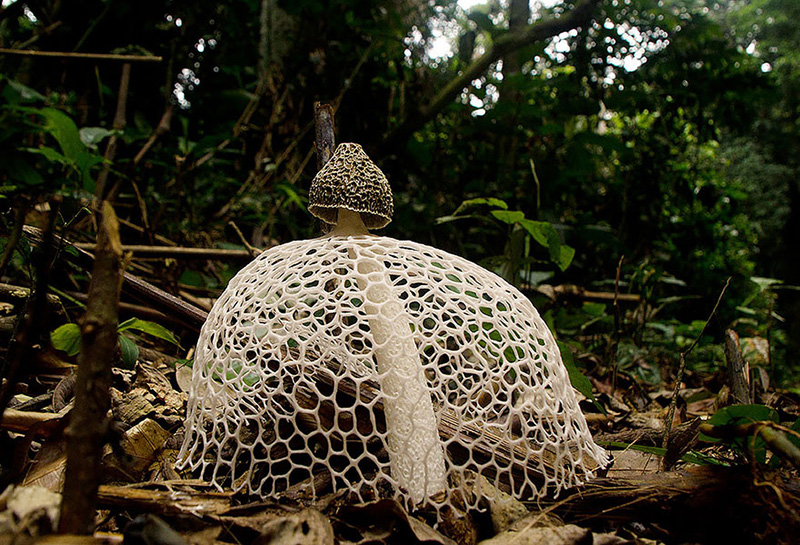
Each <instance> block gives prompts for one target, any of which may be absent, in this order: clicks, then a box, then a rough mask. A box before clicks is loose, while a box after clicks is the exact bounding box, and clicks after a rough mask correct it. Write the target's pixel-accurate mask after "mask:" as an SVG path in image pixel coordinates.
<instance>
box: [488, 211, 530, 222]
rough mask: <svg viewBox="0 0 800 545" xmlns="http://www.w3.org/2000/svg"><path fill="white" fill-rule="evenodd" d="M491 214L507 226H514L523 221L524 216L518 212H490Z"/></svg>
mask: <svg viewBox="0 0 800 545" xmlns="http://www.w3.org/2000/svg"><path fill="white" fill-rule="evenodd" d="M491 214H492V216H494V217H495V218H497V219H499V220H500V221H502V222H503V223H507V224H509V225H514V224H515V223H519V222H520V221H522V220H524V219H525V214H524V213H522V212H520V211H518V210H492V212H491Z"/></svg>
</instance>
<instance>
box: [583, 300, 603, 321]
mask: <svg viewBox="0 0 800 545" xmlns="http://www.w3.org/2000/svg"><path fill="white" fill-rule="evenodd" d="M583 311H584V312H585V313H586V314H588V315H589V316H593V317H595V318H600V317H601V316H603V314H605V313H606V305H605V304H603V303H592V302H588V301H587V302H584V303H583Z"/></svg>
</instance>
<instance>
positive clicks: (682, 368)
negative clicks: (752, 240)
mask: <svg viewBox="0 0 800 545" xmlns="http://www.w3.org/2000/svg"><path fill="white" fill-rule="evenodd" d="M731 279H732V277H728V280H727V281H726V282H725V286H723V288H722V291H721V292H720V293H719V297H717V302H716V304H714V308H713V309H712V310H711V314H709V316H708V320H706V323H704V324H703V329H702V330H700V334H699V335H697V337H696V338H695V340H694V341H693V342H692V344H691V345H690V346H689V348H687V349H686V350H684V351H683V352H681V354H680V363H679V364H678V374H677V376H676V377H675V388H674V389H673V390H672V399H671V400H670V402H669V411H668V412H667V421H666V422H665V423H664V440H663V442H662V443H661V446H662V447H663V448H664V449H665V450H669V439H670V431H671V430H672V420H673V419H674V418H675V409H676V407H677V406H678V392H679V391H680V388H681V382H683V374H684V373H685V372H686V356H688V355H689V353H690V352H691V351H692V350H693V349H694V347H695V346H696V345H697V343H698V342H700V339H701V338H702V337H703V335H704V334H705V332H706V329H708V324H709V323H710V322H711V319H712V318H713V317H714V314H716V313H717V309H718V308H719V304H720V303H721V302H722V297H723V296H724V295H725V291H726V290H727V289H728V286H730V285H731ZM662 461H663V460H662ZM662 469H664V470H666V469H668V468H666V467H664V465H663V464H662Z"/></svg>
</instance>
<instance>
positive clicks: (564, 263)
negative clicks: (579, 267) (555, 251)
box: [556, 244, 575, 271]
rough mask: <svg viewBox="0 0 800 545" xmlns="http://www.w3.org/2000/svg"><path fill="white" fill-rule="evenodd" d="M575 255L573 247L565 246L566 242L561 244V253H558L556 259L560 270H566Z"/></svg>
mask: <svg viewBox="0 0 800 545" xmlns="http://www.w3.org/2000/svg"><path fill="white" fill-rule="evenodd" d="M574 257H575V248H573V247H572V246H567V245H566V244H562V245H561V255H559V258H558V261H556V265H558V268H559V269H561V270H562V271H565V270H567V267H569V266H570V264H571V263H572V259H573V258H574Z"/></svg>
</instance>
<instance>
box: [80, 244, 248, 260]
mask: <svg viewBox="0 0 800 545" xmlns="http://www.w3.org/2000/svg"><path fill="white" fill-rule="evenodd" d="M72 245H73V246H75V247H76V248H80V249H81V250H91V249H92V247H93V245H92V244H91V243H85V242H75V243H73V244H72ZM122 251H123V252H124V253H132V254H133V256H134V257H137V256H139V257H173V258H187V259H220V260H227V259H251V258H252V256H251V255H250V251H249V250H233V249H225V248H186V247H180V246H148V245H144V244H124V245H123V246H122ZM255 251H256V255H257V254H258V253H260V251H259V250H258V249H256V250H255Z"/></svg>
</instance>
